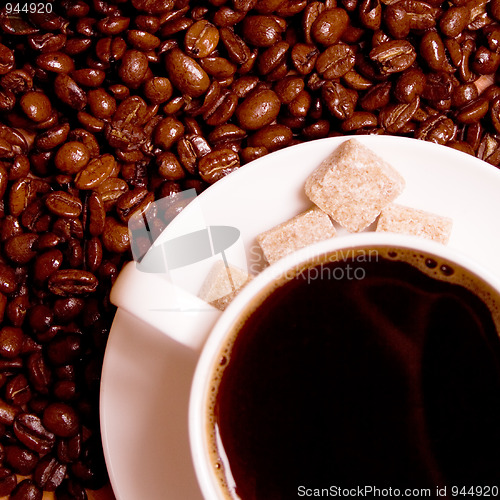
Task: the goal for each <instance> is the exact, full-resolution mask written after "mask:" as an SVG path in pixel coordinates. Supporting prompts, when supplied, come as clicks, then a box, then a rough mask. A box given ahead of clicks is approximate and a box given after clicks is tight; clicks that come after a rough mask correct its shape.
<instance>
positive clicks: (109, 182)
mask: <svg viewBox="0 0 500 500" xmlns="http://www.w3.org/2000/svg"><path fill="white" fill-rule="evenodd" d="M128 189H129V187H128V184H127V183H126V181H124V180H123V179H119V178H117V177H110V178H108V179H106V180H105V181H104V182H102V183H101V184H100V185H99V186H98V187H97V188H96V192H97V193H98V194H99V195H100V196H101V199H102V203H103V205H104V209H105V210H109V209H110V208H111V207H113V206H114V205H115V203H116V201H117V200H118V198H120V196H121V195H122V194H123V193H125V192H127V191H128Z"/></svg>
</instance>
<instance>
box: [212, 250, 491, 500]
mask: <svg viewBox="0 0 500 500" xmlns="http://www.w3.org/2000/svg"><path fill="white" fill-rule="evenodd" d="M389 255H393V254H392V253H390V254H389ZM426 266H427V268H428V269H429V272H435V273H437V274H441V275H442V277H443V278H446V276H452V277H453V274H454V270H453V269H451V268H449V267H443V268H442V269H439V267H440V264H438V263H437V262H436V261H434V260H431V259H427V262H426ZM349 272H350V274H349ZM349 276H350V277H349ZM455 277H456V276H455ZM459 281H463V282H465V281H468V278H467V277H459ZM472 282H474V281H473V280H472ZM221 365H224V368H223V371H222V368H221V372H222V376H221V379H220V380H219V381H217V377H218V375H216V376H215V378H214V380H216V382H217V383H218V382H220V385H219V389H218V392H217V396H216V399H215V406H214V408H213V409H212V410H211V411H213V417H214V421H215V425H216V432H217V433H218V434H219V436H220V440H221V443H222V447H223V450H224V453H225V454H226V455H227V461H225V460H220V459H219V460H218V464H217V467H224V466H223V465H222V463H223V462H224V461H225V462H226V463H225V468H226V469H227V468H230V473H231V475H232V478H233V479H234V483H235V485H236V486H235V490H236V493H237V494H238V495H239V496H240V497H241V498H242V499H244V500H251V499H265V500H268V499H273V500H274V499H292V498H298V496H299V495H298V493H299V492H300V491H302V492H304V491H305V490H304V488H316V489H317V488H330V487H331V486H338V487H358V486H362V487H364V486H365V485H372V486H374V487H378V488H389V487H392V488H401V489H404V488H431V490H432V495H433V496H434V495H435V491H436V488H437V487H444V486H448V493H449V494H450V493H451V490H450V489H449V488H451V486H453V485H459V486H461V485H474V486H478V485H481V486H485V485H499V484H500V342H499V339H498V335H497V330H496V327H495V324H494V321H493V318H492V314H491V312H490V309H489V308H488V307H487V305H486V304H485V303H484V302H483V301H482V300H480V299H479V298H478V297H477V296H476V295H475V294H473V293H471V292H470V291H469V290H468V289H466V288H465V287H464V286H462V285H460V284H454V283H452V282H449V281H440V280H438V279H434V278H432V277H430V276H428V275H427V274H424V273H423V272H421V271H420V270H419V269H417V268H416V267H414V266H412V265H410V264H408V263H406V262H400V261H395V260H391V259H390V258H389V257H382V256H378V258H377V259H373V258H372V259H369V261H368V262H361V261H359V260H357V259H347V260H344V261H342V262H335V263H328V264H323V265H322V266H321V267H318V268H314V269H309V270H306V271H304V272H302V273H301V274H300V275H298V276H297V277H296V278H294V279H291V280H290V281H288V282H286V283H285V284H284V285H282V286H280V287H279V288H277V289H276V290H275V291H274V292H272V293H271V295H270V296H269V297H267V299H266V300H265V301H264V302H263V304H261V305H259V306H258V308H257V311H256V312H254V313H252V314H251V315H250V316H249V317H248V318H247V319H246V321H245V322H244V324H243V326H241V328H240V329H239V331H238V334H237V337H236V340H235V341H234V344H233V345H232V349H229V350H228V354H227V355H226V357H225V358H223V359H222V360H221ZM214 383H215V382H214ZM220 448H221V445H220V443H219V451H218V456H219V457H220V456H222V455H223V454H222V453H221V449H220ZM225 475H226V477H228V470H226V471H225ZM229 482H232V481H229ZM299 488H302V489H299ZM302 496H303V495H302Z"/></svg>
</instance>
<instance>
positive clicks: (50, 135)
mask: <svg viewBox="0 0 500 500" xmlns="http://www.w3.org/2000/svg"><path fill="white" fill-rule="evenodd" d="M69 131H70V126H69V124H68V123H63V124H59V125H55V126H54V127H52V128H50V129H48V130H46V131H45V132H43V133H41V134H40V135H38V136H37V138H36V147H37V148H38V149H40V150H42V151H48V150H51V149H54V148H56V147H58V146H60V145H61V144H62V143H63V142H65V141H66V139H67V137H68V134H69Z"/></svg>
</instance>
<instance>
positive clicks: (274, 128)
mask: <svg viewBox="0 0 500 500" xmlns="http://www.w3.org/2000/svg"><path fill="white" fill-rule="evenodd" d="M292 137H293V133H292V130H291V129H290V128H289V127H287V126H286V125H279V124H274V125H267V126H266V127H262V128H261V129H260V130H258V131H257V132H256V133H255V134H253V135H252V136H250V137H249V139H248V145H249V146H250V147H253V148H256V147H264V148H266V149H267V151H275V150H276V149H280V148H283V147H285V146H287V145H289V144H290V142H291V141H292Z"/></svg>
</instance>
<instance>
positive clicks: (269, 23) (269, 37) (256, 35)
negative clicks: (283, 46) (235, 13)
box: [242, 15, 282, 47]
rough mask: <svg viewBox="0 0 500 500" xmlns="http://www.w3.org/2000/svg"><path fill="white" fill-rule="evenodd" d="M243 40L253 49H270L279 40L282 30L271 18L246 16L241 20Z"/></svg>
mask: <svg viewBox="0 0 500 500" xmlns="http://www.w3.org/2000/svg"><path fill="white" fill-rule="evenodd" d="M242 24H243V26H242V34H243V38H244V39H245V40H246V41H247V42H248V43H249V44H250V45H254V46H255V47H270V46H271V45H273V44H275V43H276V42H278V41H279V40H281V32H282V28H281V26H280V25H279V24H278V22H277V20H276V19H275V18H274V17H273V16H262V15H260V16H246V17H245V18H244V20H243V23H242Z"/></svg>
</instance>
